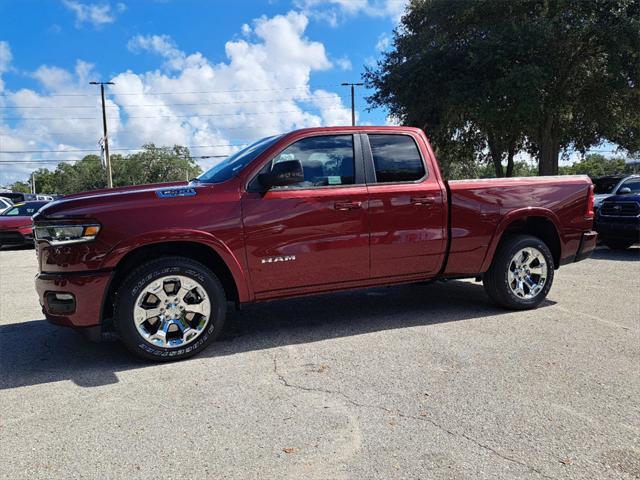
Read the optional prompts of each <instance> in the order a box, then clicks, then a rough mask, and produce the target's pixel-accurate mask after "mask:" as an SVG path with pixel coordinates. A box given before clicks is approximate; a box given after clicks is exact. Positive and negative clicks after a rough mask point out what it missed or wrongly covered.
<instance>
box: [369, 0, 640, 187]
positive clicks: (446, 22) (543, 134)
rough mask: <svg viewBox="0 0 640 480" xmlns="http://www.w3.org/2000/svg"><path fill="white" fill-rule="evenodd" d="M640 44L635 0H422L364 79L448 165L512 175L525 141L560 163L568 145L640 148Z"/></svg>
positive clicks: (545, 167)
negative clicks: (480, 166)
mask: <svg viewBox="0 0 640 480" xmlns="http://www.w3.org/2000/svg"><path fill="white" fill-rule="evenodd" d="M639 47H640V2H637V1H635V0H590V1H584V0H510V1H507V0H473V1H472V0H458V1H456V2H451V1H448V0H413V1H412V2H411V3H410V5H409V7H408V8H407V11H406V13H405V15H404V16H403V18H402V20H401V23H400V26H399V27H398V28H397V29H396V31H395V32H394V40H393V46H392V48H391V49H390V50H389V51H387V52H385V53H383V56H382V58H381V60H380V61H379V62H378V65H377V67H376V68H368V69H367V70H366V73H365V75H364V79H365V82H366V84H367V86H368V87H370V88H373V89H374V94H373V95H372V96H371V97H370V98H369V101H370V102H371V104H372V105H373V106H374V107H375V106H384V107H387V108H388V109H389V111H390V113H391V115H393V116H394V117H396V118H398V119H400V121H402V122H403V123H405V124H408V125H413V126H418V127H421V128H423V129H424V130H425V131H426V132H427V134H428V135H429V137H430V139H431V140H432V143H433V144H434V147H435V148H436V150H437V152H438V155H439V157H440V158H441V161H442V162H443V164H444V165H445V166H446V167H448V166H449V165H451V164H452V163H456V162H458V163H462V164H463V165H469V164H473V163H474V162H476V161H480V162H488V163H490V164H492V165H493V168H494V170H495V174H496V175H497V176H503V175H507V176H509V175H512V174H513V173H514V157H515V155H516V154H517V153H518V152H519V151H522V150H525V151H527V152H529V153H531V154H532V155H534V156H535V157H536V158H537V159H538V163H539V173H540V174H542V175H547V174H556V173H558V161H559V154H560V152H561V150H563V149H566V148H572V149H576V150H578V151H581V152H583V153H584V152H586V151H587V149H588V148H589V147H591V146H593V145H597V144H599V143H601V142H602V141H604V140H609V141H612V142H615V143H617V144H619V145H620V146H621V147H622V148H624V149H627V150H628V151H630V152H637V151H638V150H640V91H639V87H638V83H639V76H640V48H639ZM503 163H506V169H504V167H503Z"/></svg>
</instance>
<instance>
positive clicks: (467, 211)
mask: <svg viewBox="0 0 640 480" xmlns="http://www.w3.org/2000/svg"><path fill="white" fill-rule="evenodd" d="M590 188H591V180H590V179H589V177H587V176H586V175H572V176H556V177H522V178H498V179H495V178H492V179H482V180H456V181H451V182H448V183H447V191H448V202H449V218H450V221H449V239H450V245H449V256H448V260H447V263H446V266H445V268H444V272H443V274H444V275H445V276H449V277H450V276H469V275H476V274H481V273H484V272H486V270H487V269H488V268H489V266H490V264H491V261H490V260H491V258H492V257H493V253H494V251H495V248H496V247H497V243H498V239H499V238H500V236H501V233H502V232H503V231H504V230H505V229H508V228H512V227H513V225H514V224H517V223H518V222H520V224H522V223H523V222H526V223H527V228H529V229H531V231H532V233H534V232H535V233H538V232H537V230H542V229H547V228H548V226H549V225H550V223H549V222H551V224H552V225H553V226H555V228H556V230H557V232H558V234H559V239H558V240H559V244H558V246H557V252H554V257H556V256H557V259H556V267H558V266H559V265H560V264H561V263H562V261H563V260H564V259H566V258H570V257H571V256H575V254H576V252H577V250H578V247H579V243H580V238H581V235H582V232H583V231H584V230H585V229H589V226H590V224H591V221H592V220H591V219H588V218H586V217H585V207H586V204H587V201H588V194H589V189H590ZM525 219H526V220H525ZM537 219H539V220H537Z"/></svg>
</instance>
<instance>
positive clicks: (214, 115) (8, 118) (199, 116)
mask: <svg viewBox="0 0 640 480" xmlns="http://www.w3.org/2000/svg"><path fill="white" fill-rule="evenodd" d="M342 109H343V107H332V108H325V109H323V110H342ZM299 112H300V110H279V111H275V112H237V113H212V114H206V115H200V114H182V115H126V118H128V119H129V118H192V117H193V118H208V117H230V116H242V115H244V116H252V115H274V114H279V113H299ZM0 119H3V120H98V119H99V117H0Z"/></svg>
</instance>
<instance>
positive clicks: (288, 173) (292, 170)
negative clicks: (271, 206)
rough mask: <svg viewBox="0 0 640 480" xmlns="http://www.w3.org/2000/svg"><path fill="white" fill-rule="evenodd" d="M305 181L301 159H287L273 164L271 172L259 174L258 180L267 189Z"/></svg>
mask: <svg viewBox="0 0 640 480" xmlns="http://www.w3.org/2000/svg"><path fill="white" fill-rule="evenodd" d="M303 181H304V172H303V170H302V163H300V160H285V161H282V162H278V163H276V164H274V165H273V168H272V169H271V171H270V172H269V173H261V174H260V175H258V182H259V183H260V186H262V188H264V189H265V190H269V189H270V188H272V187H286V186H289V185H295V184H296V183H300V182H303Z"/></svg>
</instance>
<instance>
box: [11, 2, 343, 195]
mask: <svg viewBox="0 0 640 480" xmlns="http://www.w3.org/2000/svg"><path fill="white" fill-rule="evenodd" d="M307 25H308V17H307V16H305V15H304V14H301V13H296V12H289V13H288V14H286V15H276V16H273V17H265V16H263V17H260V18H258V19H255V20H254V21H252V22H250V24H248V25H247V27H240V26H239V33H240V34H241V35H239V36H237V37H234V39H233V40H229V41H227V42H226V43H225V45H224V52H225V54H226V59H225V60H224V61H221V62H220V61H218V62H212V61H210V60H209V59H208V58H206V57H205V56H204V55H202V54H201V53H200V52H185V51H183V50H182V49H180V47H179V45H178V44H177V43H176V42H175V41H174V40H173V39H172V38H171V37H169V36H167V35H162V34H156V35H141V36H135V37H133V38H132V39H131V40H130V41H129V43H128V45H127V47H128V48H129V49H130V50H131V51H134V52H137V53H138V54H140V55H153V56H158V57H159V59H160V60H161V65H162V68H158V69H155V70H149V71H135V70H133V69H132V70H127V71H123V72H120V73H117V74H116V75H115V76H113V78H111V79H110V80H112V81H113V82H114V83H115V85H113V86H109V87H107V92H108V94H109V95H108V100H107V115H108V123H109V134H110V147H111V148H112V153H128V152H129V150H123V149H137V148H140V146H141V145H143V144H145V143H155V144H157V145H172V144H180V145H186V146H190V147H191V153H192V155H194V157H214V156H215V157H217V156H219V155H226V154H229V153H231V152H233V151H234V150H236V149H238V148H240V144H245V143H246V142H249V141H254V140H256V139H258V138H260V137H264V136H267V135H273V134H276V133H281V132H285V131H288V130H292V129H295V128H302V127H309V126H321V125H327V126H329V125H348V124H350V121H351V116H350V115H351V112H350V108H349V107H348V106H346V105H345V104H344V99H345V98H346V97H345V92H344V89H343V88H342V87H340V86H335V87H334V88H331V87H329V88H327V87H326V86H325V87H323V88H315V87H314V86H313V83H312V76H313V73H314V72H319V71H324V70H327V69H331V68H335V66H334V63H332V62H331V60H330V59H329V55H328V53H327V52H326V49H325V47H324V45H323V44H322V43H320V42H317V41H314V40H312V39H310V38H308V37H307V36H306V33H305V32H306V28H307ZM335 64H336V65H338V67H339V61H337V60H336V62H335ZM32 76H33V78H35V79H36V80H37V81H38V82H39V84H40V88H36V89H20V90H16V91H9V92H5V95H4V96H1V97H0V99H3V100H2V101H4V102H5V104H6V105H7V106H12V107H20V108H17V109H15V110H10V109H9V110H8V111H10V112H11V113H10V114H5V116H4V117H2V116H0V151H5V150H13V151H18V150H19V151H24V150H52V151H53V152H47V153H42V152H40V153H38V152H33V153H27V152H24V153H21V154H19V155H18V154H15V155H14V154H8V153H3V154H0V155H2V159H3V160H7V159H9V158H11V159H18V158H19V159H20V160H22V161H25V160H36V159H38V160H39V159H45V158H46V159H76V158H82V156H84V155H86V154H88V153H98V152H99V150H98V146H97V142H98V140H99V139H100V137H101V129H102V121H101V111H100V101H99V94H98V92H99V90H98V89H97V88H96V87H95V86H90V85H88V83H89V81H90V80H96V79H100V78H99V75H98V74H97V73H95V72H94V69H93V65H91V64H89V63H87V62H84V61H81V60H78V61H77V63H76V66H75V68H74V69H73V70H66V69H62V68H60V67H57V66H53V65H43V66H41V67H39V68H38V69H36V71H34V72H32ZM105 80H106V79H105ZM332 89H333V90H335V91H332ZM9 115H10V116H9ZM77 149H88V151H82V152H71V151H70V150H77ZM218 161H220V159H219V158H203V159H201V160H199V162H200V164H201V166H202V167H203V168H207V167H209V166H211V165H212V164H213V163H216V162H218ZM37 166H38V165H37V164H33V165H32V164H16V165H13V166H11V167H5V165H4V164H3V166H2V167H3V168H2V171H1V172H0V185H1V184H8V183H11V182H13V181H15V180H19V179H23V178H25V177H26V174H27V172H30V171H32V170H34V169H35V168H37ZM42 166H44V167H48V168H55V164H42Z"/></svg>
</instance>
